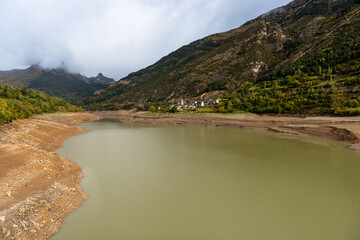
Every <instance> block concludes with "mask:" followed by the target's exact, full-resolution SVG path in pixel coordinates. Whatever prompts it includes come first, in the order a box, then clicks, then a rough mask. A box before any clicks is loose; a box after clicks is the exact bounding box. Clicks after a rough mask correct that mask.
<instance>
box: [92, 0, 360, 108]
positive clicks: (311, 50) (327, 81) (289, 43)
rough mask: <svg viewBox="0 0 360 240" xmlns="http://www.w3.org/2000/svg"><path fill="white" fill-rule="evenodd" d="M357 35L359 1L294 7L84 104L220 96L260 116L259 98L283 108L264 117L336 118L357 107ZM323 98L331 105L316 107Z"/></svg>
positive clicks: (213, 39) (189, 50)
mask: <svg viewBox="0 0 360 240" xmlns="http://www.w3.org/2000/svg"><path fill="white" fill-rule="evenodd" d="M359 30H360V1H359V0H336V1H335V0H330V1H325V0H295V1H293V2H291V3H290V4H288V5H286V6H284V7H281V8H278V9H275V10H273V11H271V12H269V13H267V14H264V15H262V16H259V17H258V18H256V19H254V20H252V21H249V22H247V23H246V24H244V25H243V26H241V27H239V28H237V29H234V30H231V31H229V32H225V33H219V34H214V35H211V36H209V37H206V38H204V39H201V40H198V41H195V42H193V43H191V44H189V45H187V46H184V47H182V48H180V49H179V50H177V51H175V52H173V53H171V54H169V55H168V56H166V57H164V58H162V59H161V60H159V61H158V62H157V63H155V64H154V65H151V66H149V67H148V68H145V69H142V70H140V71H138V72H135V73H132V74H130V75H129V76H127V77H126V78H124V79H121V80H120V81H119V82H117V83H116V84H114V85H112V86H109V87H107V88H105V89H102V90H99V91H97V92H95V94H93V95H92V96H91V97H90V98H89V99H88V101H87V102H88V103H90V104H95V105H98V106H105V105H109V104H119V103H129V102H133V103H145V102H174V101H178V100H179V99H180V98H185V99H196V98H204V97H206V96H208V95H211V94H212V93H214V92H215V93H217V92H216V91H221V92H223V93H228V94H227V95H225V96H223V97H224V98H225V99H232V101H236V103H234V102H232V104H233V105H235V107H237V108H239V109H245V110H248V111H257V112H264V111H263V108H266V106H265V105H266V104H265V105H261V106H260V105H259V104H258V103H257V101H255V100H253V99H257V98H259V97H260V96H262V98H264V99H268V100H269V101H268V100H264V101H265V102H266V101H267V104H268V105H274V100H275V101H276V100H279V101H280V100H281V101H280V102H279V104H278V105H279V106H280V107H281V111H277V110H276V111H275V109H271V108H268V109H267V110H266V112H284V111H285V110H284V109H285V103H287V101H289V102H290V105H296V104H299V103H301V104H300V105H301V107H299V108H294V107H293V108H291V107H287V109H288V110H287V111H286V112H289V113H310V112H314V113H320V112H321V113H324V112H334V111H335V108H345V107H346V106H345V105H346V104H347V105H349V106H350V105H351V106H355V105H356V102H355V101H352V100H356V101H358V100H357V98H358V97H359V87H358V80H357V79H358V74H359V69H360V68H359V66H360V64H359V63H360V55H359V49H360V45H359V34H358V32H360V31H359ZM294 81H297V82H295V83H294ZM245 83H246V84H245ZM244 84H245V85H244ZM249 84H250V85H249ZM245 87H247V88H249V92H244V88H245ZM270 88H275V90H274V89H273V90H271V91H275V94H274V93H271V92H269V91H270ZM233 93H235V94H233ZM309 93H314V94H318V95H316V96H315V97H314V96H308V95H306V94H309ZM236 94H237V95H236ZM248 94H250V95H248ZM284 94H285V95H286V97H284V96H283V95H284ZM331 94H332V97H330V95H331ZM334 94H335V96H333V95H334ZM340 94H342V97H340V96H338V95H340ZM235 95H236V96H235ZM279 95H281V96H282V97H281V96H279ZM246 96H247V97H246ZM308 97H310V98H315V100H314V101H308ZM296 98H299V99H302V100H299V101H297V100H296ZM320 98H326V99H328V98H329V99H328V100H327V101H329V102H326V103H323V104H320V105H318V100H320ZM330 98H331V99H330ZM249 99H250V100H249ZM305 99H306V100H305ZM334 99H335V100H334ZM339 99H342V100H339ZM295 100H296V101H295ZM291 101H293V103H291ZM324 101H325V100H324ZM351 101H352V103H353V104H349V102H351ZM260 102H261V101H260ZM330 102H331V103H330ZM245 104H247V106H245ZM275 105H277V104H275ZM305 105H306V106H305ZM256 106H258V108H256V109H255V107H256Z"/></svg>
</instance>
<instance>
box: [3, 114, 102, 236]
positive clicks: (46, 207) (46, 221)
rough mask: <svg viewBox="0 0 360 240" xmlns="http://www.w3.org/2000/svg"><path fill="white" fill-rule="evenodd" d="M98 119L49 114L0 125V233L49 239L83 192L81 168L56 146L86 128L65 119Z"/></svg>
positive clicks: (80, 199) (83, 120)
mask: <svg viewBox="0 0 360 240" xmlns="http://www.w3.org/2000/svg"><path fill="white" fill-rule="evenodd" d="M49 118H51V119H49ZM44 119H49V120H44ZM98 119H99V117H96V116H94V115H92V114H89V113H71V114H49V115H38V116H34V117H31V118H28V119H22V120H16V121H13V123H11V124H4V125H1V126H0V239H4V240H5V239H22V240H38V239H39V240H40V239H42V240H44V239H49V238H50V237H51V236H52V235H54V234H55V233H56V232H57V231H58V230H59V228H60V227H61V224H62V220H63V219H64V217H65V216H66V215H68V214H69V213H71V212H72V211H74V210H75V209H77V208H78V207H79V206H80V204H81V203H82V202H83V201H84V200H85V199H86V198H87V194H86V193H84V192H83V190H82V188H81V186H80V181H81V179H82V178H83V173H82V170H81V168H80V167H79V166H78V165H76V164H75V163H73V162H72V161H70V160H69V159H67V158H64V157H62V156H60V155H58V154H56V153H55V150H56V149H58V148H59V147H61V146H62V144H63V142H64V141H65V140H67V139H68V138H70V137H71V136H75V135H78V134H82V133H84V132H85V131H86V130H85V129H83V128H79V127H74V126H69V125H73V124H80V123H82V122H85V121H95V120H98ZM59 122H61V123H59Z"/></svg>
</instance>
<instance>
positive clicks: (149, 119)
mask: <svg viewBox="0 0 360 240" xmlns="http://www.w3.org/2000/svg"><path fill="white" fill-rule="evenodd" d="M94 114H96V115H98V116H101V117H104V118H113V119H117V120H119V121H122V122H126V123H142V124H170V125H181V124H191V125H200V126H213V127H227V128H253V129H265V130H268V131H274V132H280V133H288V134H295V135H302V136H311V137H317V138H323V139H327V140H332V141H337V142H341V143H345V144H348V145H349V146H350V147H351V148H353V149H355V150H360V117H306V118H297V117H281V116H266V115H263V116H259V115H256V114H223V115H222V114H155V113H149V112H135V111H101V112H95V113H94Z"/></svg>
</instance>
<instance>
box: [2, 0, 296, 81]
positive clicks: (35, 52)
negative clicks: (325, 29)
mask: <svg viewBox="0 0 360 240" xmlns="http://www.w3.org/2000/svg"><path fill="white" fill-rule="evenodd" d="M287 2H289V0H277V1H271V3H269V2H268V1H266V0H182V1H178V0H92V1H87V0H76V1H74V0H0V32H1V37H0V56H1V57H0V69H2V70H7V69H11V68H23V67H27V66H29V65H31V64H37V63H39V64H41V65H42V66H44V67H48V68H52V67H58V66H59V65H61V64H64V63H65V64H66V66H67V67H68V68H69V69H70V70H72V71H74V72H81V73H83V74H86V75H95V74H97V73H98V72H103V73H104V74H106V75H108V76H111V77H114V78H116V79H118V78H120V77H123V76H125V75H127V74H128V73H130V72H132V71H136V70H139V69H140V68H142V67H146V66H147V65H149V64H152V63H154V62H155V61H156V60H158V59H160V58H161V57H162V56H164V55H166V54H168V53H170V52H171V51H174V50H176V49H177V48H178V47H180V46H182V45H185V44H188V43H189V42H191V41H194V40H196V39H198V38H201V37H204V36H206V35H209V34H212V33H215V32H219V31H225V30H229V29H231V28H234V27H237V26H240V25H241V24H242V23H244V22H245V21H246V20H250V18H253V17H256V16H257V15H259V14H261V13H264V12H266V11H268V10H270V9H272V8H274V7H278V6H281V5H283V4H285V3H287Z"/></svg>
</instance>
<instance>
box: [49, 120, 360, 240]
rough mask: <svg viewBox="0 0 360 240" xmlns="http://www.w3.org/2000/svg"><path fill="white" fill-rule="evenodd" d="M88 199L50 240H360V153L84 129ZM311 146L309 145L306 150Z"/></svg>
mask: <svg viewBox="0 0 360 240" xmlns="http://www.w3.org/2000/svg"><path fill="white" fill-rule="evenodd" d="M81 126H82V127H85V128H87V129H88V130H89V131H88V132H86V133H84V134H82V135H79V136H75V137H72V138H71V139H70V140H68V141H66V142H65V143H64V146H63V147H62V148H60V149H59V150H58V151H57V152H58V153H59V154H61V155H62V156H65V157H68V158H70V159H71V160H72V161H74V162H75V163H77V164H78V165H80V166H81V167H82V168H83V172H84V174H85V178H84V179H83V181H82V186H83V188H84V191H85V192H87V193H89V198H88V199H87V200H86V201H85V202H84V203H83V204H82V206H81V207H80V208H79V209H78V210H76V211H75V212H73V213H72V214H70V215H69V216H68V217H66V218H65V221H64V225H63V228H62V229H61V230H60V232H59V233H58V234H56V235H55V236H54V237H52V238H51V240H80V239H86V240H100V239H106V240H112V239H114V240H115V239H116V240H118V239H124V240H315V239H316V240H358V239H360V227H359V226H360V153H359V152H355V151H351V150H349V149H346V147H345V146H343V145H341V144H337V143H331V142H327V141H323V140H317V139H310V138H309V139H305V138H302V137H291V136H286V135H279V134H274V133H268V132H264V131H256V130H244V129H222V128H206V127H194V126H176V127H174V126H142V125H127V124H122V123H119V122H116V121H106V120H103V121H99V122H92V123H85V124H82V125H81ZM305 140H309V141H310V142H309V141H305Z"/></svg>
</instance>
